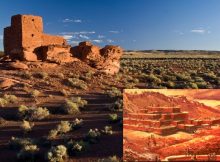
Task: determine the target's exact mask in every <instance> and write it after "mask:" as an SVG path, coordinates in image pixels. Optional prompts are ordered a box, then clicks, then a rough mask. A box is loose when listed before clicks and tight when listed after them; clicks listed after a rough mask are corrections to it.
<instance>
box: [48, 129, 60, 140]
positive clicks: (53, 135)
mask: <svg viewBox="0 0 220 162" xmlns="http://www.w3.org/2000/svg"><path fill="white" fill-rule="evenodd" d="M57 136H58V130H56V129H51V130H50V131H49V134H48V136H47V139H55V138H56V137H57Z"/></svg>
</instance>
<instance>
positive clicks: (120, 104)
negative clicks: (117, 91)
mask: <svg viewBox="0 0 220 162" xmlns="http://www.w3.org/2000/svg"><path fill="white" fill-rule="evenodd" d="M109 109H110V110H111V111H122V110H123V100H122V99H121V98H118V99H117V100H116V101H115V102H114V103H113V105H111V106H110V107H109Z"/></svg>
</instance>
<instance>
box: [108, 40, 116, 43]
mask: <svg viewBox="0 0 220 162" xmlns="http://www.w3.org/2000/svg"><path fill="white" fill-rule="evenodd" d="M107 42H108V43H114V42H115V41H114V40H112V39H107Z"/></svg>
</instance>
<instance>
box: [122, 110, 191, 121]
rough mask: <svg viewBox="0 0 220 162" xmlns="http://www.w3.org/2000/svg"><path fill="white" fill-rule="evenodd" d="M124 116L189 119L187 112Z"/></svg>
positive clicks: (142, 118) (129, 115) (144, 118)
mask: <svg viewBox="0 0 220 162" xmlns="http://www.w3.org/2000/svg"><path fill="white" fill-rule="evenodd" d="M124 117H129V118H135V119H140V120H148V119H150V120H159V119H162V120H188V117H189V115H188V113H187V112H180V113H162V114H150V113H148V114H146V113H129V114H126V115H124Z"/></svg>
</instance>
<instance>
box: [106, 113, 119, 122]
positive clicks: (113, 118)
mask: <svg viewBox="0 0 220 162" xmlns="http://www.w3.org/2000/svg"><path fill="white" fill-rule="evenodd" d="M119 120H120V118H119V117H118V115H117V114H109V121H110V122H111V123H116V122H118V121H119Z"/></svg>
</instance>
